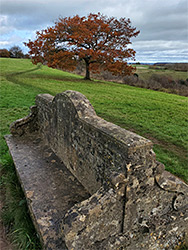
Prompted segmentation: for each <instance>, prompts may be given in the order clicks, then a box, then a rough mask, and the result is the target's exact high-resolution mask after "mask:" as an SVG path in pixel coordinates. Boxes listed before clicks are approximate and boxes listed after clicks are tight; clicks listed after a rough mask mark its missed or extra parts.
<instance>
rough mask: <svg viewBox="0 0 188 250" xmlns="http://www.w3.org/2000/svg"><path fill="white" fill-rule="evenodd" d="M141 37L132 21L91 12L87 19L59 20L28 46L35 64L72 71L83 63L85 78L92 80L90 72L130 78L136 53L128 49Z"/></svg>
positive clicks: (40, 33)
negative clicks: (128, 62) (78, 64)
mask: <svg viewBox="0 0 188 250" xmlns="http://www.w3.org/2000/svg"><path fill="white" fill-rule="evenodd" d="M138 34H139V31H136V28H134V27H131V22H130V20H129V19H126V18H120V19H119V20H118V19H116V18H114V17H107V16H104V15H102V14H100V13H98V14H91V13H90V14H89V15H88V16H87V17H85V16H84V17H79V16H78V15H76V16H74V17H65V18H59V20H58V22H56V23H55V26H53V27H49V28H47V29H45V30H42V31H40V32H37V36H36V40H35V41H31V40H29V42H28V43H25V45H26V46H28V47H29V49H30V51H29V54H30V55H31V56H32V60H33V63H35V64H37V63H39V62H41V63H43V64H47V65H48V66H49V67H52V68H60V69H64V70H70V71H71V70H74V69H75V67H76V65H77V63H78V61H79V60H84V61H85V66H86V76H85V78H86V79H90V72H91V71H92V72H98V71H100V70H108V71H110V72H112V73H113V74H115V75H130V74H131V72H132V70H133V68H132V67H131V66H128V65H127V62H126V61H127V59H128V58H129V59H134V56H135V51H134V50H133V49H130V48H128V47H127V46H128V44H130V43H131V41H130V39H131V37H136V36H137V35H138Z"/></svg>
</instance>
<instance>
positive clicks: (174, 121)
mask: <svg viewBox="0 0 188 250" xmlns="http://www.w3.org/2000/svg"><path fill="white" fill-rule="evenodd" d="M0 68H1V87H0V88H1V89H0V95H1V98H0V99H1V101H0V108H1V111H0V112H1V115H0V118H1V128H0V132H1V164H2V165H3V166H5V167H6V166H7V165H8V164H7V162H9V161H10V160H8V161H7V159H8V158H9V156H8V153H7V147H6V144H5V142H4V140H3V137H2V136H3V135H5V134H7V133H9V125H10V123H11V122H13V121H15V120H16V119H18V118H22V117H23V116H25V115H27V114H28V110H29V106H31V105H33V104H34V102H35V96H36V95H37V94H39V93H50V94H52V95H55V94H56V93H59V92H63V91H65V90H68V89H69V90H76V91H79V92H81V93H83V94H84V95H86V97H87V98H88V99H89V100H90V102H91V103H92V105H93V106H94V108H95V110H96V112H97V114H98V115H99V116H101V117H102V118H104V119H106V120H108V121H110V122H113V123H115V124H117V125H119V126H121V127H123V128H125V129H128V130H132V131H134V132H136V133H138V134H140V135H142V136H144V137H146V138H149V139H151V140H152V141H153V142H154V151H155V152H156V155H157V159H158V160H159V161H161V162H162V163H164V164H165V166H166V169H167V170H169V171H170V172H172V173H174V174H175V175H177V176H179V177H181V178H182V179H184V180H185V181H186V182H188V167H187V156H186V153H187V141H188V133H187V132H188V126H187V121H188V118H187V117H188V116H187V107H188V99H187V98H186V97H182V96H178V95H173V94H167V93H162V92H156V91H152V90H149V89H141V88H136V87H132V86H128V85H122V84H117V83H112V82H104V81H85V80H83V79H82V77H81V76H78V75H74V74H70V73H67V72H63V71H59V70H55V69H50V68H48V67H46V66H41V67H38V66H35V65H32V63H31V62H30V60H26V59H6V58H1V59H0ZM11 171H13V169H12V168H10V172H9V174H10V173H11ZM25 249H26V248H25ZM28 249H29V248H28ZM31 249H34V248H31Z"/></svg>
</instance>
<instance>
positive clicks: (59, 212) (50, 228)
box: [6, 133, 89, 250]
mask: <svg viewBox="0 0 188 250" xmlns="http://www.w3.org/2000/svg"><path fill="white" fill-rule="evenodd" d="M6 142H7V144H8V146H9V149H10V152H11V155H12V158H13V160H14V163H15V167H16V171H17V174H18V177H19V179H20V182H21V185H22V188H23V190H24V193H25V196H26V199H27V203H28V206H29V210H30V212H31V216H32V219H33V222H34V225H35V226H36V229H37V232H38V234H39V236H40V239H41V243H42V245H43V246H44V249H48V250H55V249H57V250H64V249H67V247H66V245H65V243H64V239H63V237H62V234H61V230H60V225H61V221H62V216H63V215H64V214H65V213H66V212H67V210H68V209H70V208H71V207H72V206H73V205H74V204H75V203H78V202H80V201H82V200H85V199H87V198H88V197H89V194H88V192H86V190H85V189H84V188H83V186H82V185H81V184H80V183H79V182H78V181H77V180H76V179H75V178H74V176H73V175H72V174H71V173H70V172H69V170H68V169H67V168H66V167H65V166H64V164H63V163H62V161H61V160H60V159H59V158H58V157H57V156H56V155H55V154H54V152H53V151H52V150H51V149H50V148H49V147H48V146H45V145H44V144H43V141H42V140H41V138H40V135H39V134H36V133H35V134H32V136H27V137H13V136H11V135H10V136H6Z"/></svg>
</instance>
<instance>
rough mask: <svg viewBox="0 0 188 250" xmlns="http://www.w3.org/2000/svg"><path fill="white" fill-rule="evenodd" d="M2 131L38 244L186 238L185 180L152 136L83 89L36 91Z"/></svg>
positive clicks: (130, 245)
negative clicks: (103, 114) (111, 118)
mask: <svg viewBox="0 0 188 250" xmlns="http://www.w3.org/2000/svg"><path fill="white" fill-rule="evenodd" d="M11 134H12V135H8V136H6V141H7V144H8V146H9V150H10V153H11V155H12V157H13V160H14V163H15V167H16V170H17V173H18V176H19V179H20V182H21V185H22V188H23V190H24V192H25V195H26V198H27V202H28V206H29V209H30V212H31V216H32V218H33V222H34V225H35V227H36V230H37V231H38V233H39V235H40V239H41V242H42V244H43V246H44V249H53V250H54V249H71V250H72V249H74V250H78V249H79V250H81V249H84V250H85V249H95V250H98V249H101V250H102V249H106V250H110V249H111V250H114V249H129V250H132V249H173V248H175V247H176V246H178V245H179V244H180V243H183V242H185V241H186V240H187V232H188V227H187V225H188V198H187V196H188V186H187V185H186V184H185V183H184V182H183V181H181V180H180V179H178V178H177V177H175V176H173V175H172V174H170V173H169V172H167V171H165V169H164V166H163V165H162V164H161V163H159V162H157V161H156V157H155V153H154V152H153V150H152V142H151V141H149V140H147V139H145V138H143V137H141V136H139V135H137V134H135V133H132V132H130V131H127V130H125V129H122V128H120V127H118V126H116V125H114V124H112V123H109V122H107V121H105V120H103V119H101V118H100V117H98V116H97V115H96V113H95V110H94V108H93V107H92V105H91V104H90V102H89V101H88V100H87V99H86V97H85V96H83V95H82V94H80V93H79V92H75V91H66V92H64V93H60V94H57V95H56V96H55V97H53V96H51V95H48V94H41V95H38V96H37V97H36V106H33V107H32V108H31V113H30V115H29V116H27V117H25V118H23V119H20V120H18V121H16V122H14V123H13V124H12V125H11Z"/></svg>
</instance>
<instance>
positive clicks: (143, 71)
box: [133, 64, 188, 80]
mask: <svg viewBox="0 0 188 250" xmlns="http://www.w3.org/2000/svg"><path fill="white" fill-rule="evenodd" d="M133 66H134V67H136V73H137V74H138V75H139V77H140V78H142V79H144V80H146V79H149V78H150V76H151V75H153V74H160V75H165V76H169V77H172V79H174V80H180V79H182V80H186V79H187V78H188V75H187V72H183V71H175V70H169V69H166V70H165V69H164V68H162V67H161V69H150V68H149V67H150V65H142V64H140V65H133ZM158 68H159V67H158Z"/></svg>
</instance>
